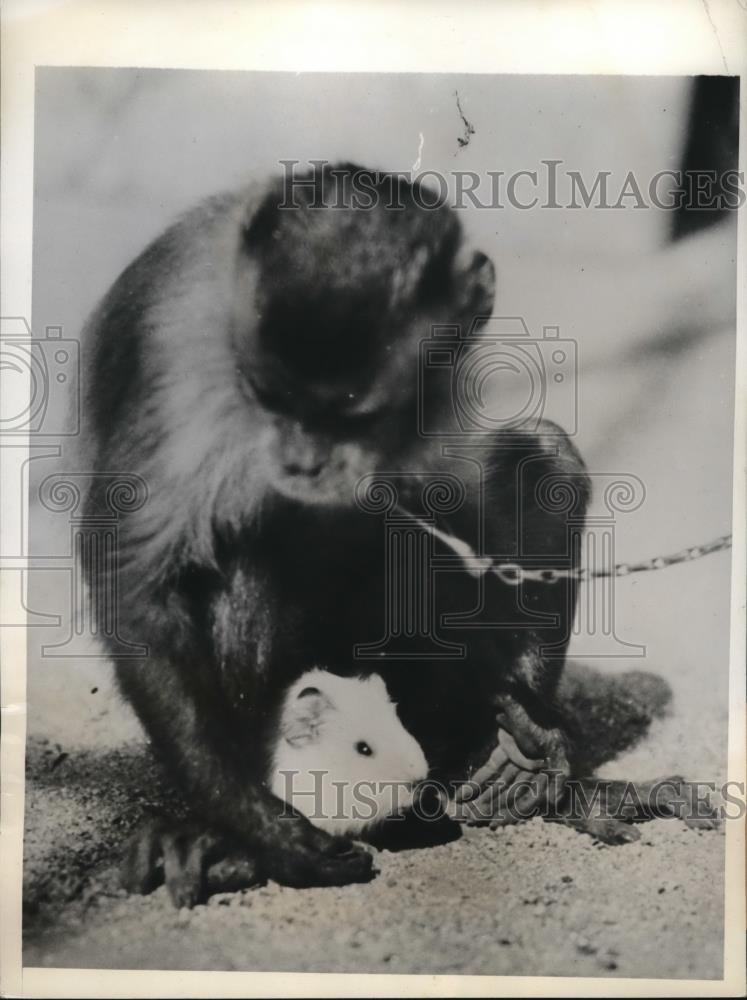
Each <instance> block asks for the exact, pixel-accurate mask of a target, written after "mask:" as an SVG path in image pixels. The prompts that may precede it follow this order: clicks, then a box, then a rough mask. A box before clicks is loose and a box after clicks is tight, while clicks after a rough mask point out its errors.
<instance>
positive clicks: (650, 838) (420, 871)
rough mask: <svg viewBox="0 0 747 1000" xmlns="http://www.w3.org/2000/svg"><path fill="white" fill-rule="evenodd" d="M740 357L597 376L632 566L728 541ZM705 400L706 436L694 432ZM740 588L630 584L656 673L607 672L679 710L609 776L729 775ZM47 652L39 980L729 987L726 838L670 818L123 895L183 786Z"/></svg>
mask: <svg viewBox="0 0 747 1000" xmlns="http://www.w3.org/2000/svg"><path fill="white" fill-rule="evenodd" d="M731 349H732V341H731V338H730V337H729V335H727V334H725V335H723V336H718V335H716V336H713V337H710V338H706V339H704V340H703V341H701V342H699V343H698V344H696V345H694V346H692V347H691V348H690V349H689V350H688V351H686V352H685V353H683V354H681V355H680V356H679V357H677V358H676V359H675V358H671V357H670V358H666V357H661V358H658V359H657V358H655V357H654V358H652V359H648V360H647V361H646V362H645V363H644V364H639V365H638V366H636V367H632V368H630V369H625V368H620V369H619V370H617V371H615V372H614V373H609V374H607V375H604V376H603V375H599V376H596V378H595V377H589V378H588V379H586V380H585V381H584V382H583V386H584V393H585V396H584V405H585V406H586V413H587V414H592V415H593V414H596V417H595V419H594V420H591V419H589V418H588V417H587V420H586V421H585V425H584V426H585V427H586V428H588V430H587V437H586V439H585V440H582V441H581V444H582V448H583V449H584V451H585V454H586V455H587V458H588V461H589V464H590V467H591V469H592V470H595V471H604V472H609V471H625V472H630V473H633V474H635V475H638V476H639V477H640V478H641V479H642V480H643V481H644V482H645V484H646V489H647V498H646V503H645V504H643V505H642V507H641V508H640V509H639V510H638V511H636V512H634V513H632V514H630V515H629V516H627V517H621V518H620V524H619V531H618V534H617V546H618V556H619V557H620V558H630V559H635V558H638V557H642V556H645V555H652V554H657V553H659V552H666V551H669V550H672V549H677V548H680V547H682V546H684V545H688V544H692V543H695V542H697V541H704V540H706V539H708V538H710V537H713V536H715V535H719V534H721V533H723V532H724V531H725V530H727V529H726V526H727V525H728V523H729V520H730V493H731V490H730V487H728V486H727V483H728V482H729V474H730V463H729V458H728V456H729V451H730V434H731V414H730V401H729V391H730V390H729V389H728V388H726V389H725V390H724V391H723V392H722V390H721V389H720V386H721V385H724V384H726V385H727V386H728V383H724V382H723V381H722V380H723V379H724V377H725V376H724V372H728V371H729V370H730V368H731V365H732V364H733V362H732V359H731ZM706 406H707V412H708V415H709V420H708V422H707V423H706V422H704V421H703V419H702V417H701V418H696V416H695V415H696V414H697V413H701V414H702V413H703V412H706V409H705V408H706ZM611 428H617V431H616V432H615V434H614V435H612V433H611V430H610V429H611ZM620 428H625V430H624V431H621V430H620ZM38 530H39V531H40V532H43V530H44V529H43V526H42V525H41V524H40V522H39V528H38ZM37 576H38V577H40V578H39V579H37V580H36V582H35V583H33V586H32V600H31V606H32V607H33V608H35V609H36V610H43V609H46V608H49V609H58V608H59V606H60V604H61V603H62V604H64V600H63V598H62V596H61V595H60V593H59V587H60V583H59V580H58V579H57V578H55V574H48V575H47V577H46V578H41V575H40V574H39V575H37ZM728 592H729V559H728V556H726V555H725V554H720V555H715V556H711V557H709V558H707V559H704V560H703V561H702V562H700V563H698V564H693V565H686V566H681V567H677V568H673V569H670V570H667V571H666V572H662V573H654V574H646V575H643V576H639V577H635V578H631V579H629V580H626V581H623V582H622V583H621V584H620V586H619V587H618V590H617V594H616V619H615V629H616V632H617V635H618V636H620V637H622V638H624V639H625V640H626V641H629V642H636V643H639V644H641V645H644V646H645V648H646V658H645V660H642V659H625V658H622V657H609V658H607V659H606V660H605V661H604V667H605V669H609V670H611V671H619V670H623V669H629V668H631V667H634V668H639V669H640V668H645V669H651V670H656V671H658V672H660V673H661V674H663V675H664V676H666V678H667V679H668V680H669V682H670V684H671V685H672V687H673V689H674V696H675V697H674V703H673V709H672V712H671V714H670V716H669V717H668V718H667V719H664V720H662V721H659V722H657V723H655V725H654V727H653V729H652V731H651V733H650V735H649V737H648V738H647V740H646V741H645V742H644V744H642V745H641V746H639V747H638V748H637V749H635V750H633V751H631V752H630V753H628V754H626V756H625V757H624V758H621V759H620V760H618V761H614V762H612V763H611V764H608V765H607V766H606V767H605V769H604V772H603V773H604V774H605V775H607V776H625V777H629V778H646V777H653V776H655V775H658V774H667V773H672V772H674V771H679V772H681V773H684V774H685V775H686V776H687V777H689V778H691V779H696V780H716V781H719V780H723V778H724V777H725V772H726V736H727V663H728ZM38 639H39V635H38V634H35V633H34V632H32V634H31V636H30V647H29V648H30V659H31V663H30V670H29V690H28V694H29V712H30V715H29V744H28V782H27V790H26V816H27V820H26V840H25V851H26V864H25V903H26V911H27V923H26V932H25V939H24V944H25V953H24V964H25V965H27V966H29V965H30V966H35V965H44V966H94V967H123V968H124V967H133V968H134V967H137V968H172V969H265V970H317V971H367V972H431V973H436V972H465V973H498V974H500V973H503V974H508V973H513V974H546V975H568V974H573V975H608V976H646V977H689V978H717V977H720V976H721V973H722V957H723V956H722V949H723V887H724V835H723V831H717V832H705V831H703V832H700V831H698V832H696V831H693V830H690V829H687V828H686V827H685V826H684V825H683V824H681V823H680V822H679V821H677V820H659V821H656V822H654V823H651V824H649V825H647V826H646V827H642V828H641V830H642V834H643V836H642V839H641V840H640V841H639V842H638V843H636V844H632V845H625V846H623V847H617V848H611V847H603V846H600V845H598V844H595V843H594V842H592V841H591V839H589V838H588V837H584V836H581V835H578V834H575V833H573V832H572V831H570V830H568V829H566V828H560V827H557V826H553V825H550V824H543V823H542V822H541V821H539V820H533V821H531V822H528V823H525V824H524V825H522V826H519V827H515V828H512V829H506V830H502V831H497V832H490V831H488V830H483V829H475V830H468V831H465V834H464V836H463V837H462V838H461V839H460V840H458V841H455V842H453V843H451V844H447V845H444V846H440V847H435V848H429V849H421V850H417V851H403V852H399V853H390V852H381V853H379V855H378V857H377V864H378V866H379V868H380V874H379V876H378V877H377V878H376V879H375V880H374V881H373V882H372V883H371V884H369V885H366V886H354V887H348V888H343V889H323V890H304V891H298V890H290V889H284V888H281V887H279V886H277V885H273V884H270V885H268V886H267V887H264V888H256V889H253V890H247V891H245V892H244V893H241V894H236V895H234V896H219V897H214V898H213V899H212V900H211V901H210V903H209V904H208V905H207V906H201V907H197V908H196V909H195V910H194V911H192V912H187V911H181V912H178V911H175V910H174V909H173V908H172V907H171V905H170V903H169V901H168V899H167V897H166V894H165V891H164V890H163V889H160V890H158V891H157V892H156V893H154V894H153V895H152V896H150V897H147V898H143V897H126V896H125V895H124V894H123V893H122V892H121V891H120V890H119V889H118V888H117V881H116V862H117V858H118V854H119V851H120V850H121V847H122V844H123V841H124V839H125V837H126V834H127V832H128V831H129V829H130V828H131V827H132V826H133V825H134V824H135V823H136V822H137V820H138V818H139V816H140V815H141V812H142V810H143V809H144V808H148V807H150V806H152V805H158V804H159V803H163V802H164V800H166V801H168V800H169V798H170V795H169V790H168V788H166V787H165V786H164V784H163V783H162V780H161V779H160V778H159V775H158V772H157V769H155V768H154V766H153V764H152V762H151V761H150V759H149V757H148V752H147V747H145V745H144V741H143V738H142V734H141V733H140V730H139V728H138V725H137V723H136V722H135V720H134V719H133V718H132V716H131V714H130V712H129V710H128V709H127V708H126V706H124V705H122V704H121V702H120V701H119V700H118V698H117V696H116V694H115V692H114V688H113V685H112V680H111V675H110V671H109V667H108V666H107V665H106V664H105V663H104V662H103V661H101V660H96V659H86V658H79V659H76V660H56V661H55V660H50V659H49V658H45V657H40V656H39V655H38V654H35V652H34V650H35V648H37V647H38ZM45 639H46V636H45ZM598 642H599V637H598V636H597V637H589V636H580V637H579V639H578V641H577V642H576V643H575V644H574V646H575V652H576V654H579V655H580V654H583V653H584V652H586V653H589V654H595V655H596V654H598V653H599V652H600V650H599V649H598ZM595 643H596V644H597V646H596V647H595ZM602 652H603V650H602ZM596 658H597V660H598V661H599V657H598V655H596Z"/></svg>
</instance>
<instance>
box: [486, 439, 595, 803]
mask: <svg viewBox="0 0 747 1000" xmlns="http://www.w3.org/2000/svg"><path fill="white" fill-rule="evenodd" d="M485 485H486V489H485V495H486V511H485V539H486V545H487V551H488V553H489V554H490V555H491V556H492V557H493V558H494V559H497V561H499V562H501V561H506V562H515V563H518V564H519V565H520V566H521V565H527V566H530V567H534V568H536V567H541V568H543V569H552V568H557V569H569V568H576V567H577V566H578V563H579V537H578V532H577V531H574V532H570V531H569V520H571V519H572V522H573V523H574V525H579V526H581V525H582V524H583V519H584V515H585V511H586V505H587V502H588V496H589V480H588V476H587V474H586V470H585V467H584V464H583V462H582V460H581V457H580V455H579V454H578V452H577V450H576V449H575V447H574V446H573V444H572V442H571V441H570V439H569V438H568V436H567V435H566V434H565V433H564V432H563V431H562V430H561V429H560V428H559V427H557V426H555V425H553V424H549V423H547V422H545V423H543V424H542V425H541V427H540V429H539V431H538V432H537V433H536V434H529V433H527V434H524V435H517V434H514V435H513V436H512V437H511V438H507V437H505V436H504V437H503V438H497V439H496V442H495V444H494V446H493V447H492V451H491V456H490V461H489V463H488V466H487V474H486V477H485ZM486 598H487V601H488V603H489V604H490V605H491V607H493V606H495V608H496V616H497V617H499V620H500V617H501V616H503V617H504V618H505V620H507V621H512V622H516V623H517V624H516V625H515V626H514V627H511V628H509V629H502V628H501V629H496V630H495V645H494V648H493V652H492V653H491V652H490V651H489V647H488V652H487V653H482V654H481V655H482V656H485V657H486V658H487V657H491V658H492V660H493V662H490V663H488V662H486V663H484V664H483V666H482V669H484V670H486V671H488V670H489V671H492V672H493V673H494V674H495V675H496V690H497V693H496V696H495V707H496V713H497V714H496V720H497V722H498V724H499V725H500V726H501V727H502V728H503V729H505V730H507V731H508V732H509V733H510V734H511V736H512V737H513V739H514V740H515V744H516V745H517V746H518V748H519V750H520V752H521V754H522V755H523V756H524V758H530V759H532V760H534V761H536V762H538V763H537V764H536V766H535V768H533V769H527V768H526V767H523V766H521V764H519V763H516V762H515V761H514V762H512V761H511V760H508V761H506V760H503V759H502V757H501V755H500V754H499V755H498V757H499V758H501V759H500V760H498V759H497V758H496V759H493V764H492V766H491V764H490V762H489V763H488V765H486V767H487V771H486V768H485V767H483V768H481V769H480V770H479V772H478V774H479V781H480V782H481V783H484V791H483V795H485V796H487V797H488V798H489V797H491V796H492V785H493V784H494V783H496V782H499V783H501V784H506V783H507V778H508V777H509V776H510V779H511V780H513V781H514V782H516V783H522V787H523V790H522V792H521V794H520V796H519V798H518V799H517V805H518V807H519V808H520V809H521V811H522V812H524V813H525V814H527V815H528V814H530V813H531V811H532V810H533V809H536V808H541V807H542V805H543V804H546V803H553V802H556V801H558V800H559V799H560V797H561V796H562V794H563V784H564V781H565V779H566V778H567V777H569V776H570V771H571V768H570V763H569V747H568V740H567V736H566V733H565V728H564V725H563V719H562V714H561V712H560V711H559V706H558V702H557V689H558V684H559V681H560V677H561V675H562V671H563V665H564V662H565V654H566V649H567V646H568V641H569V639H570V633H571V626H572V623H573V617H574V613H575V606H576V598H577V583H576V581H575V580H574V579H573V578H569V577H565V578H562V579H561V580H558V581H556V582H555V583H552V584H548V583H543V582H533V581H528V582H526V583H523V584H521V585H518V586H512V585H511V584H509V583H505V582H503V581H501V580H499V579H496V578H494V577H491V578H489V579H488V580H487V581H486ZM496 764H497V766H496Z"/></svg>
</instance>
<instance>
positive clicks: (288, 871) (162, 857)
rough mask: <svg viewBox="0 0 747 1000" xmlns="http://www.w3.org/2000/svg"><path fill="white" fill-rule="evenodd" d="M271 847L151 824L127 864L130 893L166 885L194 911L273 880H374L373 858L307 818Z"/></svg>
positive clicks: (302, 883)
mask: <svg viewBox="0 0 747 1000" xmlns="http://www.w3.org/2000/svg"><path fill="white" fill-rule="evenodd" d="M281 832H282V834H283V835H284V836H281V837H278V838H277V842H275V843H273V845H272V846H271V847H267V848H264V849H261V850H260V849H258V850H250V849H248V848H245V847H242V846H241V845H239V844H238V843H237V842H236V840H235V839H231V838H229V837H226V836H225V835H223V834H221V833H216V832H214V831H210V830H205V829H204V828H199V827H197V826H195V825H192V824H186V823H185V824H182V825H175V824H170V825H169V824H167V823H164V822H160V821H151V822H148V823H146V824H145V825H144V826H143V827H142V828H141V829H140V830H139V831H138V832H137V833H136V834H135V836H134V837H133V838H132V840H131V842H130V845H129V848H128V851H127V854H126V856H125V859H124V862H123V865H122V884H123V886H124V888H125V889H127V891H128V892H132V893H139V894H148V893H150V892H153V890H154V889H157V888H158V886H160V885H163V884H164V883H165V884H166V888H167V889H168V892H169V895H170V896H171V900H172V902H173V903H174V905H175V906H177V907H182V906H186V907H192V906H195V905H196V904H197V903H202V902H204V901H205V900H206V899H207V898H208V897H209V896H212V895H213V894H214V893H216V892H237V891H238V890H240V889H247V888H249V887H250V886H253V885H258V884H261V883H263V882H265V881H267V879H268V878H272V879H274V880H275V881H276V882H280V883H282V884H283V885H289V886H294V887H297V888H308V887H310V886H329V885H348V884H349V883H351V882H368V881H369V880H370V879H371V878H373V877H374V874H375V871H374V867H373V857H372V856H371V854H370V853H369V852H368V851H367V850H365V849H364V848H362V847H359V846H356V845H354V844H352V843H351V842H350V841H347V840H343V839H341V838H336V837H331V836H330V835H329V834H326V833H323V832H322V831H321V830H318V829H316V828H315V827H313V826H312V825H311V824H310V823H307V822H306V821H300V820H298V819H290V820H289V821H288V823H287V824H285V823H284V825H283V829H282V831H281Z"/></svg>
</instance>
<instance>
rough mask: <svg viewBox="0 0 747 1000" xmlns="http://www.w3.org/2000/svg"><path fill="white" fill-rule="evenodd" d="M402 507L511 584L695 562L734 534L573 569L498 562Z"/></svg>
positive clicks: (472, 565)
mask: <svg viewBox="0 0 747 1000" xmlns="http://www.w3.org/2000/svg"><path fill="white" fill-rule="evenodd" d="M399 510H400V511H401V512H402V513H403V514H406V515H407V516H408V517H410V518H412V520H414V521H417V523H418V524H419V525H420V526H421V527H422V528H423V530H424V531H428V532H429V533H430V534H431V535H433V536H434V538H438V539H440V540H441V541H442V542H444V543H445V544H446V545H448V546H449V548H450V549H451V550H452V551H453V552H455V553H456V554H457V555H458V556H459V558H460V559H461V560H462V562H463V564H464V568H465V569H466V571H467V572H468V573H470V574H471V575H472V576H476V577H480V576H483V575H484V574H485V573H492V574H493V575H494V576H497V577H498V579H499V580H502V581H503V583H506V584H508V585H509V586H511V587H518V586H519V584H521V583H523V582H524V581H525V580H533V581H534V582H536V583H557V582H558V581H559V580H571V579H575V580H578V581H585V580H589V579H598V578H600V577H617V576H629V575H630V574H631V573H648V572H651V571H652V570H657V569H666V568H667V566H675V565H676V564H677V563H683V562H692V561H693V560H695V559H702V558H703V556H708V555H710V554H711V553H712V552H720V551H721V550H722V549H729V548H731V535H721V537H720V538H715V539H713V541H710V542H706V543H705V544H704V545H694V546H691V547H690V548H687V549H681V550H680V551H679V552H672V553H670V554H669V555H665V556H656V557H655V558H653V559H644V560H643V561H641V562H636V563H617V564H616V565H615V566H613V567H611V568H610V569H592V570H589V569H586V568H584V567H575V568H573V569H551V568H546V569H528V568H527V567H525V566H521V565H520V564H519V563H516V562H495V561H494V560H492V559H491V558H490V557H489V556H478V555H477V553H476V552H475V551H474V550H473V549H472V548H471V546H470V545H468V543H467V542H465V541H463V540H462V539H461V538H457V537H456V536H454V535H450V534H447V533H446V532H445V531H441V530H440V529H439V528H437V527H436V526H435V525H433V524H429V523H428V522H427V521H423V520H421V519H420V518H419V517H418V516H417V515H415V514H413V513H412V512H411V511H409V510H405V508H403V507H399Z"/></svg>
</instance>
